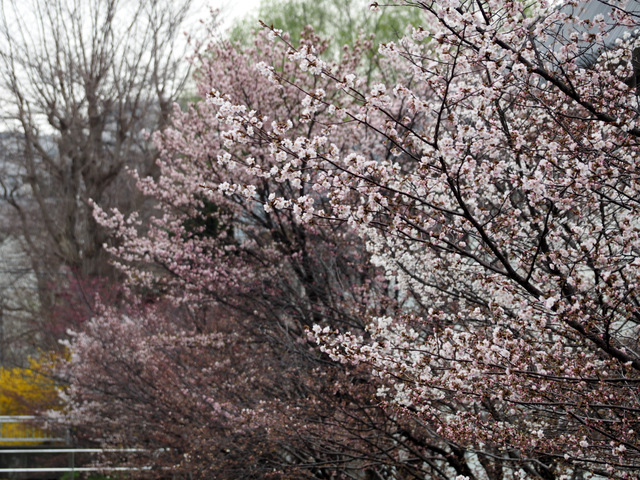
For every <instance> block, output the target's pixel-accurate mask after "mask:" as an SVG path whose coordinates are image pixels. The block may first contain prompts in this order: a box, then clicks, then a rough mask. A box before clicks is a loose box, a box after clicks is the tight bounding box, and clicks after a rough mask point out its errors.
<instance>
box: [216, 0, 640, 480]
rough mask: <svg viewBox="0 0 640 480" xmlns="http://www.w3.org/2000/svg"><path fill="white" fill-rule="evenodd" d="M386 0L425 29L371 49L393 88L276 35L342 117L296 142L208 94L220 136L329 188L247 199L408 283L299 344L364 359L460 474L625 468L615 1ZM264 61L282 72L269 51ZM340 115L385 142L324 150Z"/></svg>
mask: <svg viewBox="0 0 640 480" xmlns="http://www.w3.org/2000/svg"><path fill="white" fill-rule="evenodd" d="M395 3H396V4H398V5H404V6H405V7H410V8H418V9H420V10H421V11H422V13H423V23H422V25H421V26H420V27H418V28H416V29H414V30H413V32H411V34H409V35H408V36H406V37H405V38H403V39H402V40H401V41H399V42H397V43H387V44H385V45H382V46H381V52H382V53H383V54H384V55H385V56H386V57H387V59H388V61H389V64H390V66H391V68H393V69H394V71H395V73H396V74H395V75H393V76H389V78H390V79H391V80H392V82H393V84H391V85H386V84H384V83H378V84H374V85H368V84H366V83H365V82H362V81H360V78H359V75H358V72H357V70H354V71H352V72H350V73H347V74H344V72H341V71H336V70H335V69H334V68H333V67H332V66H331V65H329V64H327V63H325V62H324V61H323V60H322V59H321V58H320V57H319V56H318V53H317V49H314V48H313V46H312V45H302V46H301V47H299V48H294V46H293V45H289V48H290V50H289V58H290V60H291V61H292V62H294V63H295V64H297V65H299V67H300V68H301V69H304V70H306V71H307V72H308V74H309V76H310V77H312V78H316V79H317V81H325V80H332V81H333V82H334V84H335V86H336V87H338V88H340V89H342V92H343V95H342V97H340V96H339V95H336V96H335V97H332V98H324V97H322V98H318V95H317V94H316V93H315V92H314V91H313V90H312V89H307V90H306V91H307V94H308V95H309V96H308V100H307V102H308V103H311V104H312V105H316V108H327V109H331V108H333V109H334V110H333V111H337V112H340V113H339V114H338V115H337V116H336V118H335V120H334V122H333V123H332V126H331V127H330V128H328V129H327V130H326V131H325V132H322V133H321V134H320V135H319V136H316V137H314V138H313V141H312V143H311V145H312V146H313V147H314V148H313V149H312V150H309V149H305V150H302V149H300V147H299V146H298V145H299V142H300V139H299V138H297V139H292V140H290V141H286V140H284V139H283V137H282V134H281V132H277V131H275V132H274V131H268V130H267V129H264V128H259V127H260V126H261V125H262V124H261V123H260V122H261V119H260V116H259V114H257V113H256V112H252V111H250V110H248V109H244V108H242V106H241V105H240V104H238V103H234V102H233V101H230V99H229V98H226V97H225V96H224V94H223V91H214V92H212V93H211V95H210V101H211V103H212V104H214V105H217V106H218V107H219V111H220V112H221V113H222V114H223V115H224V117H225V121H226V122H227V123H228V124H230V125H232V130H231V132H229V133H228V134H227V137H228V138H230V139H231V140H232V141H233V142H234V143H233V144H234V145H246V144H248V143H250V142H251V141H253V140H254V139H256V138H260V139H262V140H264V139H265V138H268V139H269V140H270V148H271V149H272V150H273V162H274V163H275V167H276V168H275V169H274V168H273V167H272V166H270V168H271V170H270V172H271V175H272V176H273V177H274V178H275V179H276V180H281V181H283V182H287V181H291V180H293V179H299V180H300V181H301V183H302V184H305V185H310V186H311V188H312V189H313V191H315V192H316V193H317V194H318V195H320V196H321V197H322V196H323V195H324V198H327V199H328V200H329V202H328V207H329V208H327V203H326V202H325V203H312V202H309V201H308V199H307V198H296V197H287V196H283V197H278V196H277V195H276V196H275V197H274V198H272V199H270V201H269V203H268V204H267V209H268V210H270V209H274V210H276V211H277V210H279V211H292V212H293V213H294V214H296V215H297V218H299V219H300V221H302V222H317V221H319V220H318V219H337V220H336V221H339V222H346V223H347V224H349V225H353V226H354V228H355V229H356V230H357V231H358V232H359V233H360V234H361V236H362V237H363V238H364V239H366V240H367V242H368V243H367V246H368V251H369V252H371V253H372V255H373V257H372V260H373V262H374V263H375V264H376V265H378V266H380V267H381V268H384V269H385V271H386V273H387V278H388V279H390V280H391V281H393V282H394V284H395V285H397V286H398V288H399V291H400V292H402V294H403V295H404V296H406V299H407V301H406V302H405V310H404V313H403V314H402V315H395V316H393V315H392V316H386V315H385V316H380V317H377V318H373V319H372V321H371V323H370V324H369V326H368V327H367V332H366V334H362V333H359V332H354V333H344V332H335V331H334V330H333V329H332V328H330V327H328V326H324V327H323V326H322V325H320V324H318V325H317V326H316V327H314V330H315V333H316V338H317V339H318V341H319V342H320V344H321V345H322V348H323V349H324V350H325V351H326V352H327V353H329V354H330V356H331V357H332V358H333V359H335V360H339V361H343V362H347V363H353V364H358V365H368V366H369V367H370V368H371V369H372V372H374V373H375V374H377V375H379V376H380V377H381V378H382V379H383V381H384V382H385V385H383V386H382V387H381V388H379V390H378V393H379V395H380V397H381V400H382V401H383V402H388V404H389V406H390V407H395V408H398V409H399V411H402V412H405V413H406V414H407V415H410V416H412V417H414V418H416V419H419V420H420V421H422V422H424V423H425V424H428V425H430V426H431V427H432V428H433V429H434V430H435V431H436V433H437V434H438V435H440V436H441V437H442V438H445V439H450V440H454V439H455V440H456V441H458V442H461V443H462V444H463V445H464V446H465V448H466V449H467V452H468V454H469V455H473V456H475V457H476V458H477V463H476V471H475V473H473V475H477V476H480V477H481V476H483V475H491V474H492V473H490V472H494V471H495V467H496V465H495V464H487V463H486V461H487V460H488V459H492V460H491V462H493V461H494V460H498V461H499V462H500V464H499V468H500V469H501V470H502V473H500V475H520V476H523V477H543V478H571V476H576V475H578V476H580V475H583V474H586V473H595V474H598V475H602V476H606V477H608V478H631V477H632V476H633V475H634V472H635V471H636V470H637V468H638V451H639V442H638V433H637V430H638V420H637V419H638V416H637V411H638V407H639V405H638V402H637V395H636V393H637V382H638V380H639V378H638V370H639V369H640V358H639V354H640V352H639V351H638V298H637V293H636V290H637V277H638V265H639V264H640V260H638V246H639V244H638V240H639V239H638V232H639V230H638V222H637V218H638V211H637V210H638V202H637V198H638V184H637V167H636V162H635V158H636V156H637V138H638V135H639V133H640V131H639V130H638V127H637V117H638V101H637V92H636V89H635V83H636V82H635V71H634V64H635V59H634V57H633V52H634V49H635V44H634V37H633V36H632V35H631V34H630V32H632V31H633V30H634V29H635V28H636V27H637V14H636V6H635V3H633V2H631V3H630V5H627V4H626V2H620V3H618V2H613V3H607V4H601V5H604V6H603V7H602V12H601V13H600V14H598V15H594V16H593V17H590V18H585V17H581V16H580V11H581V8H580V5H579V4H578V2H573V3H571V2H569V3H567V5H565V6H564V7H563V8H550V7H548V6H547V5H546V4H545V3H544V2H539V3H537V4H528V3H524V2H514V1H504V0H500V1H489V2H474V1H467V2H459V1H451V2H441V1H440V2H422V1H420V2H413V1H398V2H395ZM373 7H374V8H377V5H376V4H374V5H373ZM621 31H622V33H621ZM625 31H626V32H627V33H626V35H625V34H624V32H625ZM274 33H275V34H276V36H278V32H277V31H275V32H274ZM614 40H615V41H614ZM280 41H281V42H283V43H285V44H287V42H288V41H287V38H286V37H282V36H280ZM262 71H263V74H264V75H265V76H266V77H267V78H269V79H271V80H272V81H273V82H274V83H275V84H286V83H287V79H286V77H285V76H283V75H281V74H280V72H279V70H278V68H277V66H265V67H264V68H263V69H262ZM301 88H303V87H301ZM345 119H346V120H347V121H348V122H347V125H348V124H349V123H350V124H351V126H353V125H355V126H356V127H357V128H356V129H358V128H359V129H362V131H363V132H366V134H365V135H370V136H372V137H374V138H378V142H379V143H380V144H381V145H385V146H387V147H388V148H389V150H390V151H391V152H392V153H393V155H394V156H393V158H390V157H388V156H384V155H380V154H378V155H376V154H375V153H374V152H369V151H360V147H361V143H360V141H359V138H360V137H358V140H356V141H355V142H353V143H352V146H351V149H346V150H345V149H344V148H340V146H341V145H342V143H341V140H339V138H340V137H339V136H338V135H340V133H342V131H343V129H344V128H345V127H344V124H345ZM293 120H294V119H290V121H291V122H293ZM301 158H302V159H305V163H304V165H301ZM258 174H259V175H260V174H263V172H258ZM229 188H232V189H233V188H238V187H237V186H236V185H232V186H231V187H229ZM505 469H506V470H505Z"/></svg>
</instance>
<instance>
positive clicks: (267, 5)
mask: <svg viewBox="0 0 640 480" xmlns="http://www.w3.org/2000/svg"><path fill="white" fill-rule="evenodd" d="M420 12H421V11H420V10H419V9H417V8H395V7H387V8H381V9H380V11H379V12H372V11H370V10H369V9H368V8H367V3H366V2H363V1H362V0H262V1H261V4H260V8H259V10H258V14H257V16H254V17H245V18H243V19H242V20H240V21H237V22H236V24H235V25H234V26H233V27H232V28H231V30H230V32H229V37H230V39H231V40H232V41H239V42H241V43H243V42H246V41H247V39H249V38H252V36H251V35H250V32H251V30H255V29H257V28H259V26H258V20H262V21H263V22H264V23H266V24H267V25H269V26H271V25H273V26H274V27H275V28H278V29H281V30H283V31H285V32H288V33H289V34H290V35H291V40H292V43H293V44H294V45H297V44H298V42H299V41H300V32H301V31H302V30H303V29H304V27H305V26H307V25H311V26H312V27H313V29H314V30H315V32H316V33H317V34H319V35H320V36H321V37H324V38H330V39H331V40H332V41H331V43H332V47H331V48H330V49H329V50H328V55H336V54H337V53H338V52H339V50H340V49H341V48H342V47H343V46H344V45H353V44H354V42H355V41H356V39H357V38H358V36H359V35H360V34H361V33H363V32H365V33H367V34H369V33H373V34H374V35H375V42H377V43H378V44H379V43H385V42H389V41H394V40H397V39H398V38H400V37H401V36H402V34H403V33H404V31H405V29H406V28H407V26H408V25H418V24H419V23H420Z"/></svg>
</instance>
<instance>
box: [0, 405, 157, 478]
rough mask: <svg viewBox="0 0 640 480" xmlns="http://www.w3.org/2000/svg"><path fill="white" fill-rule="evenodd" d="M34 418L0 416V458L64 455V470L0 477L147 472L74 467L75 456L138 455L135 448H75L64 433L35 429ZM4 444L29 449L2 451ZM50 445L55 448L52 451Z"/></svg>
mask: <svg viewBox="0 0 640 480" xmlns="http://www.w3.org/2000/svg"><path fill="white" fill-rule="evenodd" d="M35 420H37V417H35V416H32V415H0V455H21V454H38V455H39V454H66V455H68V465H69V466H67V467H24V468H23V467H13V468H0V473H64V472H72V473H73V472H124V471H133V470H138V471H140V470H150V469H151V467H116V466H113V467H106V466H86V467H82V466H80V467H78V466H76V465H75V455H76V454H77V453H80V454H82V453H86V454H102V453H127V452H129V453H134V452H141V451H143V450H142V449H138V448H80V447H78V448H75V447H72V446H70V445H71V435H70V434H69V431H68V430H67V431H65V434H64V435H59V434H55V433H52V432H50V431H47V430H45V429H43V428H41V427H38V426H37V425H35V423H34V422H35ZM8 444H22V445H24V444H27V445H29V444H31V445H32V446H29V448H2V447H3V446H8ZM52 444H54V445H55V444H58V445H60V446H59V447H55V446H54V445H52Z"/></svg>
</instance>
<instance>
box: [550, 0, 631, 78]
mask: <svg viewBox="0 0 640 480" xmlns="http://www.w3.org/2000/svg"><path fill="white" fill-rule="evenodd" d="M560 10H561V11H564V12H566V13H569V14H571V15H572V16H574V17H577V18H580V19H581V20H593V19H594V18H595V17H596V15H598V14H601V15H602V16H603V17H604V21H605V23H606V24H608V25H610V28H609V29H608V30H607V33H608V36H607V37H606V39H605V40H604V41H603V42H601V43H599V44H592V43H589V42H586V41H584V40H579V41H578V46H579V48H580V51H581V53H580V59H579V60H578V62H577V63H578V65H580V66H582V67H588V66H589V65H592V64H593V63H594V62H595V61H596V58H597V57H598V55H599V54H600V53H601V52H602V51H603V50H606V49H610V48H613V47H614V46H615V43H616V41H617V40H618V39H622V38H624V36H625V33H628V34H630V35H632V36H638V34H639V33H640V0H629V1H628V2H625V1H620V0H609V1H606V0H584V1H582V2H580V3H579V4H578V5H577V6H575V7H574V6H572V5H567V4H565V5H563V6H561V7H560ZM615 10H624V11H626V12H627V13H629V14H630V15H631V16H632V19H633V23H635V25H634V26H626V25H619V24H618V23H616V22H615V21H614V20H613V18H612V17H611V14H612V13H613V12H614V11H615ZM573 31H577V32H578V33H580V34H582V33H585V32H590V33H597V32H598V31H599V28H598V27H595V26H591V27H587V26H574V25H571V24H569V25H566V24H562V25H558V34H557V35H556V36H555V39H554V40H553V42H554V43H556V45H555V46H554V47H553V48H552V50H555V49H556V47H557V44H563V43H565V42H568V41H569V40H568V38H569V34H570V33H571V32H573ZM545 43H547V42H545ZM547 45H549V43H547Z"/></svg>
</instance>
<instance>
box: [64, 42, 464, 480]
mask: <svg viewBox="0 0 640 480" xmlns="http://www.w3.org/2000/svg"><path fill="white" fill-rule="evenodd" d="M319 41H320V40H319V39H318V38H317V37H315V35H314V34H313V33H312V32H311V31H310V30H306V31H305V32H304V33H303V35H302V42H303V44H307V45H311V44H312V43H318V42H319ZM368 48H370V42H369V41H368V40H362V41H359V42H357V43H356V45H355V46H354V47H353V49H349V50H348V51H347V52H346V53H345V54H344V56H343V58H342V60H341V63H337V64H336V68H337V69H349V70H351V69H354V68H357V64H358V62H359V61H360V59H361V52H362V51H363V50H365V49H368ZM286 51H287V47H286V46H285V45H283V44H276V45H273V44H272V43H271V42H270V41H268V39H267V35H266V33H261V34H259V35H258V36H257V38H256V43H255V46H253V47H251V48H247V49H245V48H243V47H241V46H235V47H233V48H232V46H231V45H229V44H224V43H222V44H218V43H212V44H210V45H209V46H208V48H207V49H206V52H205V53H204V54H203V55H201V56H199V57H196V58H195V60H194V61H196V62H197V65H198V68H197V73H196V78H197V81H198V88H199V92H200V94H201V95H202V97H205V96H206V95H207V94H208V93H209V92H210V91H211V89H212V88H214V87H216V88H222V89H224V90H225V91H226V92H227V94H228V95H229V98H234V99H236V100H240V101H243V102H245V103H246V105H247V108H249V109H252V110H255V111H257V112H258V111H259V112H260V114H261V120H260V122H259V123H260V124H256V125H255V128H256V131H257V130H258V129H262V128H264V125H268V127H266V128H268V131H269V132H280V133H279V134H280V135H283V139H284V138H286V136H289V137H291V136H292V135H293V133H294V132H296V133H299V134H303V133H304V134H305V135H306V136H307V141H306V142H305V141H304V140H300V141H298V143H297V146H298V147H299V148H311V144H310V142H311V140H312V138H313V136H314V134H315V133H318V132H321V131H322V130H323V129H325V128H326V120H325V119H324V117H326V116H327V115H330V113H329V112H324V111H322V110H321V109H318V104H314V103H313V102H310V101H309V100H305V99H306V98H307V97H306V94H305V93H304V91H303V90H301V86H302V85H305V88H311V87H313V88H314V92H316V95H317V96H318V97H319V98H327V97H329V96H331V95H333V94H335V93H336V89H335V88H333V89H332V90H324V89H323V84H321V83H318V82H316V80H315V79H313V78H309V77H307V76H306V74H305V73H304V71H303V70H301V69H300V68H299V67H297V66H295V65H294V64H290V63H288V62H286ZM258 60H261V61H263V63H262V64H259V66H258V68H260V69H265V68H267V67H266V64H265V63H264V60H268V61H269V63H271V64H275V63H276V62H280V66H281V70H280V72H279V73H280V74H281V75H286V76H287V78H288V79H289V83H288V84H287V85H286V86H279V85H274V84H273V83H272V82H270V81H269V80H268V79H266V78H264V77H263V76H261V75H259V74H257V71H256V64H258V63H259V62H258ZM324 83H325V84H326V85H331V82H330V81H326V82H324ZM267 117H268V119H267ZM289 117H293V118H295V117H299V118H298V119H297V120H296V123H295V124H294V123H293V122H290V123H287V122H286V121H284V122H279V121H278V119H280V118H281V119H287V118H289ZM222 118H223V117H222V112H221V111H220V110H219V109H218V108H217V107H216V106H215V105H212V104H211V103H208V102H200V103H197V104H195V105H192V106H190V107H189V108H188V109H187V110H186V111H181V110H180V109H178V108H176V110H175V112H174V114H173V117H172V119H171V127H170V128H168V129H166V130H164V131H162V132H159V133H157V134H156V135H155V141H156V145H157V147H158V150H159V152H160V155H161V158H160V160H159V162H158V166H159V169H160V172H161V174H160V176H159V178H158V179H157V180H154V179H151V178H142V179H139V185H140V188H141V189H142V190H143V192H144V193H146V194H147V195H149V196H151V197H152V198H154V199H155V200H156V202H157V215H156V216H155V217H152V218H151V219H150V220H149V223H147V220H143V219H141V218H140V217H138V216H137V215H132V216H125V215H122V214H121V213H119V212H117V211H111V212H104V211H101V210H98V221H99V222H100V223H102V224H103V225H104V226H106V227H108V228H111V229H112V230H113V233H114V239H113V244H112V246H111V247H110V251H111V252H112V253H113V254H114V256H115V258H116V259H117V261H118V262H119V267H120V269H121V270H122V271H123V272H124V273H125V274H126V275H127V276H128V277H129V287H130V289H131V296H132V298H134V299H135V302H136V303H137V304H138V305H140V307H139V308H137V309H133V310H130V311H127V312H118V311H116V310H114V309H107V310H105V312H104V313H103V314H102V315H99V316H97V317H96V318H95V319H94V320H92V321H91V322H89V323H88V324H87V325H86V327H85V328H84V329H83V331H81V332H79V333H78V334H77V335H75V336H74V337H73V339H72V340H71V342H70V343H69V345H68V347H69V350H70V353H71V361H70V362H69V363H68V365H67V366H66V368H65V369H64V371H63V372H61V373H62V374H63V377H64V378H66V379H67V380H68V381H69V383H70V388H69V390H68V392H67V393H66V395H65V399H66V400H67V402H66V403H67V406H68V412H67V414H66V416H65V417H64V418H63V419H62V421H64V422H71V423H72V424H73V425H74V426H75V427H76V429H77V431H78V432H79V434H80V435H82V436H83V437H84V438H87V437H90V438H99V439H100V440H101V442H102V443H103V444H104V445H106V446H122V445H124V444H126V445H128V446H130V447H131V446H134V447H139V448H140V449H141V450H142V451H141V452H138V454H136V455H133V456H132V457H131V458H129V459H127V461H129V462H132V463H133V464H136V465H149V464H153V465H155V466H158V467H159V470H158V471H152V472H148V473H149V474H150V475H154V474H157V475H160V476H161V475H162V474H163V472H164V471H165V470H163V469H167V468H168V469H170V470H171V471H172V472H174V473H184V474H189V475H192V476H196V477H197V478H211V476H212V475H213V476H219V477H221V478H256V477H259V478H262V477H263V476H266V475H267V474H268V475H271V476H273V477H281V478H306V477H309V478H318V477H323V476H327V475H332V474H340V475H353V474H356V473H355V472H360V471H370V473H369V474H370V475H372V476H375V475H376V474H377V475H378V476H380V475H382V476H389V475H394V473H393V472H396V474H397V472H398V471H401V472H409V473H407V475H409V476H412V475H413V476H415V475H416V473H419V472H427V471H431V470H435V471H437V467H434V466H433V465H432V463H431V460H430V457H431V456H432V455H433V451H431V450H433V448H435V449H436V450H434V451H435V452H436V455H438V456H439V461H440V462H442V461H443V460H442V451H444V450H443V447H442V446H439V445H435V446H430V445H426V444H425V442H424V440H423V437H426V433H424V432H423V430H424V429H422V428H420V426H419V425H418V424H415V423H414V422H413V421H412V419H406V418H402V417H398V416H397V415H395V414H394V412H387V411H385V410H384V409H382V408H380V406H379V405H378V401H377V399H376V397H375V387H374V385H375V382H372V381H371V377H370V374H369V373H368V372H365V371H364V370H362V369H353V368H350V367H349V368H345V367H344V366H341V365H338V364H335V363H332V362H327V360H326V358H323V357H322V356H319V355H318V352H317V350H316V349H315V348H314V346H313V345H312V344H311V343H310V342H309V341H308V338H307V331H308V329H309V328H311V326H312V325H314V324H322V325H331V326H332V327H334V328H340V329H343V330H347V329H349V330H358V331H361V330H362V327H363V319H365V318H369V317H370V316H372V315H375V316H378V315H381V314H384V313H387V314H392V313H393V312H396V311H397V308H398V299H397V298H395V290H394V289H393V288H390V286H389V285H388V282H387V281H386V280H385V279H384V277H383V275H382V274H381V271H380V270H379V269H377V268H376V267H374V266H373V265H372V264H371V263H370V262H369V261H368V254H367V253H366V251H365V248H364V245H363V243H362V241H361V239H359V238H358V237H357V235H355V234H354V233H353V232H352V231H351V229H350V228H348V226H347V225H346V224H338V223H334V222H329V221H325V220H322V221H320V222H317V223H302V222H301V220H300V218H299V212H298V211H297V210H295V209H291V210H271V211H270V212H269V214H266V213H265V208H264V207H265V205H267V204H268V203H269V202H270V201H271V200H273V199H275V198H276V196H277V197H284V196H286V197H287V198H289V199H291V198H295V199H297V201H300V202H304V201H307V202H323V201H327V199H326V198H323V197H322V196H317V195H315V193H314V192H313V191H312V190H310V189H309V188H308V187H307V186H306V185H303V184H302V183H301V182H300V181H299V180H296V179H295V178H291V179H290V180H289V181H287V182H284V181H283V178H279V179H275V178H273V177H272V174H271V173H269V170H270V164H273V160H272V158H271V157H272V155H273V154H274V153H275V151H273V150H272V149H270V148H268V142H267V140H269V138H270V137H265V140H261V139H260V138H259V137H258V138H256V139H255V141H254V142H251V143H248V144H244V145H243V146H241V147H239V148H238V149H234V148H232V144H233V139H231V138H228V137H227V135H228V132H229V131H230V127H232V126H229V125H227V124H225V122H223V121H221V119H222ZM287 132H290V133H287ZM343 135H344V140H343V143H344V145H346V146H349V145H350V142H351V140H352V138H355V136H356V135H359V134H358V133H357V132H351V131H350V130H349V129H348V126H347V128H345V130H344V132H343ZM359 138H360V140H361V142H362V143H361V147H362V148H363V149H364V148H367V149H368V150H370V151H371V152H372V153H371V154H372V155H384V154H386V149H385V147H384V146H381V145H378V144H376V143H372V144H369V143H368V141H367V137H366V136H359ZM225 145H226V146H227V149H225ZM246 156H250V158H249V159H247V158H246ZM302 161H304V160H302ZM260 172H262V173H261V174H260V175H259V176H257V174H258V173H260ZM167 301H169V302H171V305H173V306H171V307H167V305H168V304H167ZM154 304H160V305H162V307H161V308H159V307H152V306H150V305H154ZM163 310H164V312H162V311H163ZM167 311H170V312H171V313H170V314H168V313H167ZM196 339H199V340H197V341H196ZM430 449H431V450H430ZM159 452H161V453H159ZM461 452H462V451H459V452H458V457H456V456H455V455H453V456H452V459H453V461H455V462H458V463H460V464H464V463H465V462H464V459H463V458H462V457H461V455H462V453H461ZM404 456H411V457H412V460H411V462H410V463H408V462H406V461H405V460H404ZM414 457H415V458H423V459H427V463H425V464H424V465H423V464H422V463H423V462H422V461H420V462H418V461H417V460H415V458H414ZM116 460H117V459H114V458H108V459H105V461H107V462H110V463H111V464H113V462H114V461H116ZM445 463H446V461H445ZM414 464H415V465H414ZM460 468H463V467H460ZM422 474H424V473H422Z"/></svg>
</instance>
